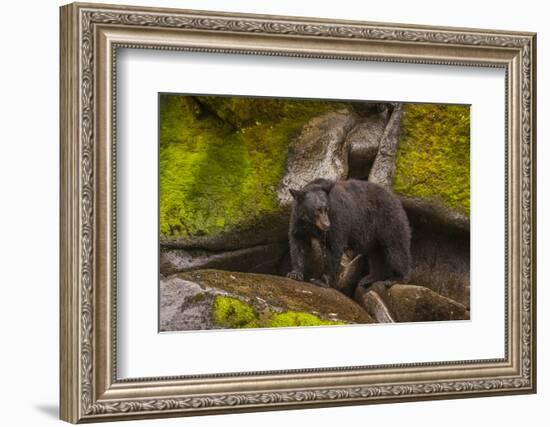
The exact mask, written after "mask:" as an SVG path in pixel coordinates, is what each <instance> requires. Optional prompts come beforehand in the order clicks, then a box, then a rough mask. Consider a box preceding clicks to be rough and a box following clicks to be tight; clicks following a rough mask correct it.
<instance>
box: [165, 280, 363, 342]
mask: <svg viewBox="0 0 550 427" xmlns="http://www.w3.org/2000/svg"><path fill="white" fill-rule="evenodd" d="M364 323H374V320H373V319H372V317H371V316H369V315H368V314H367V313H366V312H365V310H363V308H362V307H361V306H360V305H359V304H357V303H356V302H354V301H353V300H351V299H349V298H347V297H346V296H344V295H343V294H342V293H340V292H338V291H337V290H335V289H326V288H321V287H318V286H315V285H313V284H311V283H305V282H298V281H295V280H290V279H286V278H283V277H277V276H269V275H264V274H254V273H238V272H228V271H223V270H195V271H190V272H186V273H178V274H175V275H172V276H169V277H166V278H164V279H161V282H160V330H161V331H183V330H199V329H234V328H258V327H285V326H321V325H340V324H364Z"/></svg>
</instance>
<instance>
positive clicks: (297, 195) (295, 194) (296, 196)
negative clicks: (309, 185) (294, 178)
mask: <svg viewBox="0 0 550 427" xmlns="http://www.w3.org/2000/svg"><path fill="white" fill-rule="evenodd" d="M288 190H289V191H290V194H292V197H294V200H298V201H299V200H302V199H303V198H304V192H303V191H300V190H295V189H294V188H289V189H288Z"/></svg>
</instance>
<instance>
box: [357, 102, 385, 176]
mask: <svg viewBox="0 0 550 427" xmlns="http://www.w3.org/2000/svg"><path fill="white" fill-rule="evenodd" d="M388 117H389V113H388V110H383V111H381V112H378V113H376V114H374V115H370V116H367V117H366V118H364V119H363V120H362V121H361V122H360V123H358V124H357V125H356V126H355V127H354V128H353V129H352V130H351V131H350V133H349V134H348V137H347V143H348V145H349V175H348V178H355V179H367V178H368V176H369V173H370V170H371V168H372V165H373V163H374V159H375V158H376V154H377V153H378V147H379V146H380V140H381V139H382V135H383V134H384V129H386V125H387V123H388Z"/></svg>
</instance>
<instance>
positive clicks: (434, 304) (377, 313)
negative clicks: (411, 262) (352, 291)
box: [355, 282, 470, 322]
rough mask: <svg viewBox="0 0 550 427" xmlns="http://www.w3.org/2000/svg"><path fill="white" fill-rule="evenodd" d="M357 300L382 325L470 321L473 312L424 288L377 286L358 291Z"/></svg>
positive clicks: (378, 284)
mask: <svg viewBox="0 0 550 427" xmlns="http://www.w3.org/2000/svg"><path fill="white" fill-rule="evenodd" d="M355 297H356V300H357V301H359V302H360V303H361V304H362V305H363V307H364V308H365V310H366V311H367V312H368V313H369V314H370V315H371V316H372V317H373V318H375V319H376V320H377V321H380V322H383V321H385V322H391V320H395V321H396V322H431V321H443V320H469V319H470V311H469V310H468V309H467V308H466V307H465V306H464V305H463V304H460V303H459V302H456V301H455V300H452V299H451V298H447V297H444V296H442V295H440V294H438V293H436V292H434V291H432V290H431V289H428V288H425V287H423V286H415V285H405V284H395V285H393V286H390V287H388V286H386V284H384V283H382V282H379V283H374V284H373V285H372V286H371V287H369V288H368V289H367V290H366V291H365V290H364V289H358V290H357V291H356V295H355Z"/></svg>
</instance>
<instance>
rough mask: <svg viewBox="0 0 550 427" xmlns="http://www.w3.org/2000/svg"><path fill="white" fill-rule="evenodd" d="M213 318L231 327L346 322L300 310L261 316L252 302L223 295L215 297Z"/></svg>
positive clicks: (220, 323)
mask: <svg viewBox="0 0 550 427" xmlns="http://www.w3.org/2000/svg"><path fill="white" fill-rule="evenodd" d="M212 319H213V321H214V323H215V324H216V325H218V326H221V327H223V328H230V329H242V328H284V327H289V326H329V325H345V324H346V322H342V321H336V320H323V319H320V318H319V317H317V316H315V315H313V314H310V313H304V312H300V311H284V312H282V313H273V314H271V313H270V312H269V310H268V312H267V313H264V315H263V316H261V317H260V316H258V314H257V313H256V311H255V310H254V308H253V307H252V306H251V305H250V304H247V303H246V302H244V301H241V300H240V299H237V298H232V297H222V296H218V297H216V298H215V299H214V304H213V307H212Z"/></svg>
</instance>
